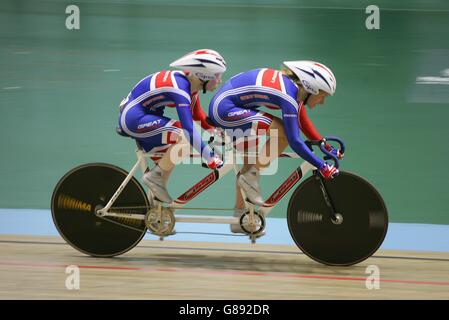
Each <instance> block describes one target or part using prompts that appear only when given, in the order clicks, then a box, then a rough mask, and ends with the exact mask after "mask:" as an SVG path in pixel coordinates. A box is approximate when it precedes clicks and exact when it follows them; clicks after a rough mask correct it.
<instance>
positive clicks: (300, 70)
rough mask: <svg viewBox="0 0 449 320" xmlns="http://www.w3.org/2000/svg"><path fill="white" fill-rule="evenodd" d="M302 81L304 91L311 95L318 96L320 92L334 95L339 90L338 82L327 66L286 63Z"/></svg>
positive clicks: (310, 63)
mask: <svg viewBox="0 0 449 320" xmlns="http://www.w3.org/2000/svg"><path fill="white" fill-rule="evenodd" d="M284 65H285V66H286V67H287V68H289V69H290V70H291V71H292V72H293V73H294V74H295V75H296V76H297V77H298V78H299V81H301V84H302V86H303V87H304V89H305V90H306V91H307V92H308V93H311V94H318V92H319V90H323V91H324V92H327V93H328V94H329V95H331V96H332V95H333V94H334V93H335V90H336V89H337V80H336V79H335V76H334V74H333V73H332V71H331V70H330V69H329V68H328V67H326V66H325V65H323V64H321V63H319V62H315V61H306V60H298V61H284Z"/></svg>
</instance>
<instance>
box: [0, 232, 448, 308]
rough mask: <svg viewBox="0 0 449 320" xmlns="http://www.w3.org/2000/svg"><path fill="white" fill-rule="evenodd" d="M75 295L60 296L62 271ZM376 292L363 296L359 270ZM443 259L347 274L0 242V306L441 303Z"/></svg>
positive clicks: (275, 253) (280, 252)
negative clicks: (73, 271) (29, 302)
mask: <svg viewBox="0 0 449 320" xmlns="http://www.w3.org/2000/svg"><path fill="white" fill-rule="evenodd" d="M68 265H76V266H78V267H79V268H80V269H79V270H80V289H79V290H68V289H67V288H66V285H65V283H66V279H67V276H68V274H66V266H68ZM369 265H376V266H377V267H378V268H379V270H380V289H378V290H376V289H372V290H369V289H367V288H366V278H367V277H368V273H366V268H367V267H368V266H369ZM448 270H449V253H431V252H411V251H407V252H404V251H401V252H399V251H379V252H377V253H376V255H375V256H374V257H372V258H370V259H368V260H366V261H364V262H363V263H360V264H358V265H356V266H352V267H329V266H324V265H320V264H318V263H316V262H314V261H312V260H311V259H309V258H308V257H307V256H305V255H304V254H301V252H300V251H299V250H298V249H297V248H296V247H293V246H278V245H259V244H255V245H252V244H250V243H248V244H227V243H200V242H176V241H167V240H166V241H163V242H161V241H142V242H141V243H140V244H139V245H138V246H137V247H136V248H134V249H132V250H131V251H129V252H128V253H126V254H123V255H122V256H119V257H116V258H93V257H89V256H86V255H84V254H81V253H79V252H78V251H76V250H74V249H73V248H72V247H70V246H69V245H67V244H66V243H65V242H64V241H63V240H62V239H61V238H58V237H26V236H6V235H0V299H151V300H153V299H163V300H168V299H251V300H259V299H283V300H285V299H295V300H296V299H449V272H448Z"/></svg>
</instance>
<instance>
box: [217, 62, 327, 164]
mask: <svg viewBox="0 0 449 320" xmlns="http://www.w3.org/2000/svg"><path fill="white" fill-rule="evenodd" d="M297 95H298V87H297V85H296V84H295V83H294V82H293V81H292V80H290V79H289V78H288V77H287V76H285V75H284V74H283V73H281V72H280V71H278V70H273V69H268V68H263V69H255V70H251V71H247V72H242V73H240V74H238V75H236V76H234V77H232V78H231V79H229V80H228V81H227V82H226V83H225V84H224V85H223V86H222V87H221V88H220V90H219V91H218V92H217V93H216V94H215V96H214V97H213V99H212V101H211V103H210V105H209V117H210V118H211V119H212V120H213V121H214V122H215V123H216V124H217V125H218V126H220V127H223V128H231V127H234V128H237V127H238V126H239V125H243V124H244V123H246V122H247V121H248V120H251V121H267V120H266V118H264V117H261V115H260V114H258V113H254V112H248V113H245V112H244V110H253V109H257V108H259V107H262V106H264V107H267V108H270V109H279V110H281V112H282V123H283V126H284V130H285V134H286V137H287V140H288V143H289V145H290V146H291V148H292V149H293V150H294V151H295V152H296V153H297V154H298V155H299V156H301V157H302V158H303V159H304V160H306V161H308V162H309V163H311V164H312V165H314V166H315V167H317V168H321V167H322V165H323V164H324V161H323V160H322V159H320V158H318V157H317V156H315V155H314V154H313V153H312V152H311V151H310V149H309V148H308V147H307V146H306V145H305V143H304V142H303V141H302V140H301V138H300V129H303V131H304V133H305V134H306V136H308V138H310V139H313V140H318V139H320V138H321V136H320V134H319V133H318V131H317V130H316V129H315V128H314V126H313V124H312V123H311V122H310V120H309V119H308V117H307V114H306V112H305V108H304V107H303V104H300V105H298V102H297ZM236 107H238V108H241V109H242V110H241V112H240V113H239V111H235V110H236ZM229 111H232V112H229ZM230 115H235V116H238V117H240V118H237V119H236V118H235V116H234V118H229V116H230ZM298 118H299V119H298Z"/></svg>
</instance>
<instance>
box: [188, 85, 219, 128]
mask: <svg viewBox="0 0 449 320" xmlns="http://www.w3.org/2000/svg"><path fill="white" fill-rule="evenodd" d="M191 107H192V117H193V120H195V121H200V122H201V128H203V129H204V130H206V131H207V130H209V129H214V127H213V126H211V125H210V124H209V123H207V121H206V114H205V113H204V111H203V108H201V103H200V97H199V94H198V92H196V93H194V94H193V95H192V103H191Z"/></svg>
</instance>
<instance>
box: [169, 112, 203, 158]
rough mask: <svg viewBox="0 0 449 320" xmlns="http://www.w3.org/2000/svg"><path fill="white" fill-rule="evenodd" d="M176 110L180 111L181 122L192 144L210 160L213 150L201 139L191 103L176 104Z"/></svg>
mask: <svg viewBox="0 0 449 320" xmlns="http://www.w3.org/2000/svg"><path fill="white" fill-rule="evenodd" d="M176 111H177V112H178V117H179V121H180V122H181V126H182V128H183V130H184V133H185V134H186V136H187V135H188V138H189V142H190V145H191V146H193V147H194V148H195V150H196V151H198V152H199V153H200V154H201V155H202V156H203V155H204V159H205V160H206V161H209V160H210V158H211V154H212V150H211V148H210V147H209V146H208V145H206V144H205V143H204V142H203V140H202V139H201V136H200V134H199V133H198V131H197V130H196V129H195V127H194V126H193V119H192V114H191V112H190V105H182V104H181V105H179V104H177V105H176Z"/></svg>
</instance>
